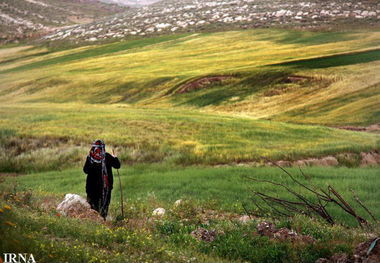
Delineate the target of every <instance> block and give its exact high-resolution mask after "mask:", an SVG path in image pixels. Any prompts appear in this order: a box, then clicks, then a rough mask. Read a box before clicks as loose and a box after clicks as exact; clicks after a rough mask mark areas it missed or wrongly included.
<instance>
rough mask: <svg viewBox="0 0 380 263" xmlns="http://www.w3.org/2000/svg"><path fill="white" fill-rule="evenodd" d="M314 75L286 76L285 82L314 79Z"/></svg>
mask: <svg viewBox="0 0 380 263" xmlns="http://www.w3.org/2000/svg"><path fill="white" fill-rule="evenodd" d="M313 79H314V78H313V77H309V76H298V75H293V76H289V77H287V78H286V80H285V83H297V82H303V81H308V80H313Z"/></svg>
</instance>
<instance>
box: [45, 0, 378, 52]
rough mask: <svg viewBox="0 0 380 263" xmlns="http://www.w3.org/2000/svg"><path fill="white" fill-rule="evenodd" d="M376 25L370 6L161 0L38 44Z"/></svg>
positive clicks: (315, 0)
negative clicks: (200, 33) (251, 30)
mask: <svg viewBox="0 0 380 263" xmlns="http://www.w3.org/2000/svg"><path fill="white" fill-rule="evenodd" d="M379 22H380V3H379V2H378V1H371V0H365V1H360V2H358V1H353V0H350V1H342V0H339V1H324V0H312V1H307V2H303V1H295V0H276V1H267V0H255V1H251V0H234V1H225V0H202V1H197V0H180V1H179V0H165V1H159V2H158V3H155V4H152V5H149V6H146V7H143V8H139V9H130V10H128V11H126V12H124V13H121V14H118V15H115V16H112V17H109V18H106V19H102V20H97V21H94V22H93V23H89V24H86V25H76V26H73V27H70V28H65V29H62V30H60V31H57V32H55V33H53V34H50V35H48V36H45V37H44V38H43V40H44V41H45V42H46V41H49V43H50V42H51V41H54V42H63V43H65V44H67V43H72V44H77V43H88V42H90V43H91V42H94V41H111V40H117V39H123V38H127V39H131V38H135V37H136V36H152V35H166V34H172V33H173V32H174V33H178V32H181V33H187V32H198V33H199V32H215V31H226V30H231V29H235V30H236V29H247V28H268V27H271V28H273V27H281V28H284V27H286V28H298V29H306V30H310V29H313V30H321V29H322V30H332V29H338V30H342V28H343V29H344V28H351V29H352V28H354V27H357V28H364V29H368V28H378V27H379V26H380V23H379ZM50 44H51V43H50ZM53 44H54V43H53Z"/></svg>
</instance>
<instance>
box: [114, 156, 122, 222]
mask: <svg viewBox="0 0 380 263" xmlns="http://www.w3.org/2000/svg"><path fill="white" fill-rule="evenodd" d="M112 153H113V155H114V156H115V150H114V149H112ZM116 171H117V176H118V177H119V186H120V197H121V216H122V217H123V218H124V205H123V189H122V188H121V179H120V174H119V169H116Z"/></svg>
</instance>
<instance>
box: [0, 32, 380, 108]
mask: <svg viewBox="0 0 380 263" xmlns="http://www.w3.org/2000/svg"><path fill="white" fill-rule="evenodd" d="M310 34H311V33H307V32H305V33H299V32H291V31H275V30H256V31H236V32H223V33H214V34H194V35H189V36H181V37H179V38H174V37H173V39H169V40H167V41H157V42H158V43H156V44H155V43H154V41H149V40H145V41H146V42H147V41H148V43H150V42H153V44H150V45H146V44H145V43H144V42H141V43H139V44H136V45H131V46H132V47H131V48H130V47H129V46H128V45H127V44H126V45H124V46H120V44H112V45H119V46H117V47H114V50H113V52H111V53H107V52H104V51H103V52H102V49H112V46H111V47H110V46H109V45H106V46H104V47H102V48H97V47H87V48H86V47H84V48H79V49H73V50H69V51H62V52H55V53H51V54H47V55H42V56H40V57H38V58H32V59H30V58H26V59H24V60H27V64H25V65H23V66H18V64H19V63H25V62H23V61H19V62H17V63H15V65H14V66H15V67H14V68H10V67H9V65H6V67H7V69H5V70H3V71H1V72H0V74H1V76H2V80H3V81H2V83H1V86H0V87H1V90H4V89H6V90H7V91H8V93H10V96H12V99H13V100H14V101H25V100H27V101H30V100H37V99H44V100H48V101H58V102H66V101H72V100H79V101H87V102H98V101H99V98H98V96H99V95H102V96H103V97H104V98H103V101H108V102H109V101H125V102H131V101H132V102H133V101H135V100H137V99H138V100H141V99H142V98H149V97H152V96H157V95H159V94H160V93H161V92H163V91H166V90H167V89H168V88H170V87H172V86H173V84H175V83H178V82H179V81H181V80H184V79H188V78H192V77H196V76H203V75H209V74H220V73H223V74H228V73H236V72H242V71H243V72H247V71H248V72H250V71H251V70H252V69H254V68H256V67H258V66H263V65H269V64H275V63H280V62H284V61H289V60H296V59H304V58H312V57H320V56H324V55H331V54H337V53H340V52H350V51H357V50H362V49H368V48H376V47H378V46H379V42H380V35H379V33H377V32H370V33H351V34H348V33H347V34H346V35H333V36H335V37H336V38H335V39H334V38H333V37H330V38H328V41H327V42H322V43H318V42H315V40H313V39H318V33H314V34H315V35H314V36H313V39H311V40H310ZM292 37H297V40H298V42H296V43H291V42H290V43H289V41H286V39H289V38H292ZM320 37H321V38H323V35H321V36H320ZM284 39H285V40H284ZM302 40H304V41H302ZM308 41H310V43H308ZM93 49H95V51H94V50H93ZM117 50H119V51H118V52H116V51H117ZM90 51H92V52H93V53H91V52H90ZM86 52H87V53H86ZM89 52H90V54H93V56H88V53H89ZM97 53H99V54H100V55H96V54H97ZM70 55H71V56H73V57H69V59H68V58H67V56H70ZM75 55H76V56H75ZM158 80H161V81H158ZM157 81H158V83H161V82H164V83H163V85H152V84H151V83H156V82H157ZM20 90H22V91H23V92H27V91H30V93H31V94H30V93H29V94H28V96H27V98H25V97H19V96H16V95H19V92H20ZM100 90H101V91H104V93H102V92H101V91H100ZM136 90H138V91H139V92H138V93H139V95H136V93H137V92H136ZM36 91H38V92H36ZM107 92H108V93H107ZM157 93H158V94H157ZM141 94H143V95H144V96H141ZM4 98H9V97H8V96H5V97H4ZM134 99H135V100H134Z"/></svg>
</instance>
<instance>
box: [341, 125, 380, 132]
mask: <svg viewBox="0 0 380 263" xmlns="http://www.w3.org/2000/svg"><path fill="white" fill-rule="evenodd" d="M335 128H337V129H341V130H348V131H362V132H380V123H376V124H372V125H370V126H367V127H363V126H340V127H335Z"/></svg>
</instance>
